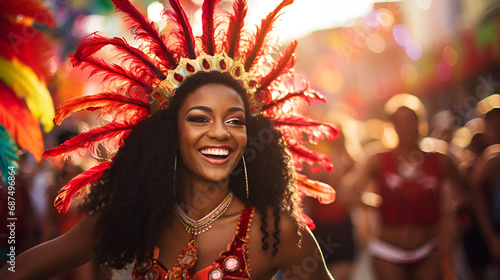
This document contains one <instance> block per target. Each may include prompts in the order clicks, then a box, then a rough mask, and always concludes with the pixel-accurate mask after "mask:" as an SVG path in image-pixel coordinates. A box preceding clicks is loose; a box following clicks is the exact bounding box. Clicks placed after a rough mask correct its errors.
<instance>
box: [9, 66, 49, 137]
mask: <svg viewBox="0 0 500 280" xmlns="http://www.w3.org/2000/svg"><path fill="white" fill-rule="evenodd" d="M0 69H2V70H1V71H0V81H2V82H4V84H5V85H7V86H8V87H10V88H12V89H13V90H14V92H15V94H16V96H17V97H19V98H22V99H23V100H24V101H25V102H26V105H27V106H28V108H29V110H30V112H31V114H32V115H33V116H34V117H35V118H37V119H39V120H40V122H41V123H42V125H43V128H44V130H45V131H46V132H48V131H50V130H51V129H52V127H53V126H54V125H53V123H52V119H53V118H54V104H53V102H52V97H51V95H50V92H49V91H48V89H47V86H46V85H45V83H44V82H43V81H41V80H40V79H39V78H38V77H37V76H36V74H35V72H33V70H32V69H31V68H29V67H27V66H26V65H24V64H22V63H21V62H20V61H19V60H17V59H13V60H6V59H3V58H2V57H0Z"/></svg>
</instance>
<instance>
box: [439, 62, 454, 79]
mask: <svg viewBox="0 0 500 280" xmlns="http://www.w3.org/2000/svg"><path fill="white" fill-rule="evenodd" d="M436 71H437V75H438V77H439V78H440V79H441V80H443V81H448V80H449V79H450V78H451V72H452V71H451V67H450V65H448V64H446V63H444V62H441V63H439V64H438V66H437V69H436Z"/></svg>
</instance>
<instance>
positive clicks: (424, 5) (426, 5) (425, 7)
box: [415, 0, 432, 10]
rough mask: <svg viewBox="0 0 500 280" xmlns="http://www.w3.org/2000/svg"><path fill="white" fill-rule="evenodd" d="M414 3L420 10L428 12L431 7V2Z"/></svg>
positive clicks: (419, 1)
mask: <svg viewBox="0 0 500 280" xmlns="http://www.w3.org/2000/svg"><path fill="white" fill-rule="evenodd" d="M415 3H416V4H417V6H418V7H419V8H420V9H422V10H428V9H429V8H430V7H431V6H432V0H416V1H415Z"/></svg>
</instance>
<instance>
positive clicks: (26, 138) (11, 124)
mask: <svg viewBox="0 0 500 280" xmlns="http://www.w3.org/2000/svg"><path fill="white" fill-rule="evenodd" d="M0 124H2V126H3V127H5V129H7V131H9V133H10V134H11V135H12V137H14V139H15V140H16V142H17V144H18V145H19V146H20V147H21V148H23V149H25V150H27V151H28V152H30V153H31V154H32V155H33V156H34V157H35V159H36V160H37V161H40V160H41V159H42V152H43V136H42V130H41V128H40V123H39V122H38V120H37V119H35V118H34V117H33V115H32V114H31V113H30V111H29V110H28V108H27V107H26V104H25V103H24V101H23V100H21V99H19V98H17V97H16V95H15V93H14V91H13V90H12V89H10V88H8V87H7V86H5V85H4V84H3V83H1V82H0Z"/></svg>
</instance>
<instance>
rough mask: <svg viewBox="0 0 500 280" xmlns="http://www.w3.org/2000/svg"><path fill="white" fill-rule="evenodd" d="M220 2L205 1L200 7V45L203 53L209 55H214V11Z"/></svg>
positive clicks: (217, 0) (218, 0)
mask: <svg viewBox="0 0 500 280" xmlns="http://www.w3.org/2000/svg"><path fill="white" fill-rule="evenodd" d="M219 2H220V0H206V1H204V2H203V6H201V10H202V15H201V22H202V24H203V35H202V36H201V43H202V48H203V51H204V52H205V53H207V54H209V55H214V53H215V38H214V29H215V27H214V11H215V6H216V5H217V4H218V3H219Z"/></svg>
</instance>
